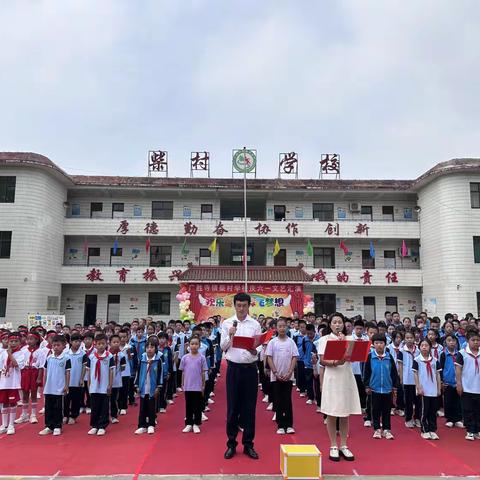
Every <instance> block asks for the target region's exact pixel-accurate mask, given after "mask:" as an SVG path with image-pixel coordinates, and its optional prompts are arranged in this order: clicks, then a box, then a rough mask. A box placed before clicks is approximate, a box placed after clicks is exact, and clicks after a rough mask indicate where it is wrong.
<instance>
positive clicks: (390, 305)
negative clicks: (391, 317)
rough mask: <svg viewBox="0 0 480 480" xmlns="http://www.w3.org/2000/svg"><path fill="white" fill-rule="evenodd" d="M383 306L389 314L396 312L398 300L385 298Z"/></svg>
mask: <svg viewBox="0 0 480 480" xmlns="http://www.w3.org/2000/svg"><path fill="white" fill-rule="evenodd" d="M385 305H386V306H387V310H390V311H391V312H398V300H397V297H385Z"/></svg>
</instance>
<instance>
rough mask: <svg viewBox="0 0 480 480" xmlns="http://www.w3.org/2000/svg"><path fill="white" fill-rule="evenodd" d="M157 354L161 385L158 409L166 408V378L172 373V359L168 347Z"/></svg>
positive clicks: (159, 350)
mask: <svg viewBox="0 0 480 480" xmlns="http://www.w3.org/2000/svg"><path fill="white" fill-rule="evenodd" d="M158 353H159V354H160V358H161V359H162V384H161V386H160V394H159V395H158V403H157V408H158V409H166V408H167V383H168V376H169V375H172V372H173V358H172V350H171V349H170V347H164V348H163V349H161V348H159V349H158Z"/></svg>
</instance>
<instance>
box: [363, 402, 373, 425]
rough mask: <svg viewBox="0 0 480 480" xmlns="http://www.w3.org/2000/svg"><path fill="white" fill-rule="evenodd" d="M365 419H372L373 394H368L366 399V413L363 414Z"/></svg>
mask: <svg viewBox="0 0 480 480" xmlns="http://www.w3.org/2000/svg"><path fill="white" fill-rule="evenodd" d="M363 420H365V421H366V420H369V421H370V422H371V421H372V396H371V395H367V398H366V400H365V415H364V416H363Z"/></svg>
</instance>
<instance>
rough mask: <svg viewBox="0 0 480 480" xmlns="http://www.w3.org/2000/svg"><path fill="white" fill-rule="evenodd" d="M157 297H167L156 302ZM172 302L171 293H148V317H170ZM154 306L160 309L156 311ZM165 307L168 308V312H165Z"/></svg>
mask: <svg viewBox="0 0 480 480" xmlns="http://www.w3.org/2000/svg"><path fill="white" fill-rule="evenodd" d="M155 295H164V296H165V297H164V298H159V299H157V300H154V298H153V297H154V296H155ZM167 298H168V300H167ZM170 302H171V293H170V292H148V307H147V308H148V315H149V316H150V315H170ZM154 306H158V307H159V308H158V309H154ZM163 307H166V308H165V310H167V311H163V310H164V308H163Z"/></svg>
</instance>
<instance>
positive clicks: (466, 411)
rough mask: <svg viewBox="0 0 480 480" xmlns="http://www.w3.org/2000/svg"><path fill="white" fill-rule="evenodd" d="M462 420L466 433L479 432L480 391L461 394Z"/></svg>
mask: <svg viewBox="0 0 480 480" xmlns="http://www.w3.org/2000/svg"><path fill="white" fill-rule="evenodd" d="M462 407H463V421H464V423H465V428H466V429H467V432H468V433H480V393H466V392H463V394H462Z"/></svg>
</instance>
